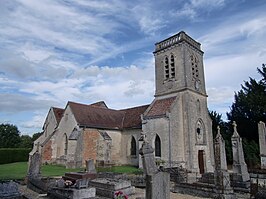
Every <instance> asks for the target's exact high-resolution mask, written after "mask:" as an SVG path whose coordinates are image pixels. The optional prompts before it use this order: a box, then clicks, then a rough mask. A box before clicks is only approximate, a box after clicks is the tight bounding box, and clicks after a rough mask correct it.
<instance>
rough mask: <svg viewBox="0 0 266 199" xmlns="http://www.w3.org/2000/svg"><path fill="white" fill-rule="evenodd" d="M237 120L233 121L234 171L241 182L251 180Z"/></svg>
mask: <svg viewBox="0 0 266 199" xmlns="http://www.w3.org/2000/svg"><path fill="white" fill-rule="evenodd" d="M236 127H237V125H236V122H235V121H234V122H233V128H234V133H233V136H232V138H231V142H232V149H233V171H234V174H235V175H237V178H236V179H237V180H238V181H241V182H247V181H249V180H250V177H249V173H248V169H247V164H246V162H245V158H244V152H243V146H242V138H241V137H240V136H239V134H238V132H237V128H236Z"/></svg>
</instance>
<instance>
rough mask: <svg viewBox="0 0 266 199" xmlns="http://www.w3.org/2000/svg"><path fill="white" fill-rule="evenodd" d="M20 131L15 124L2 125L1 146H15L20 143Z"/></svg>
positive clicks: (0, 128)
mask: <svg viewBox="0 0 266 199" xmlns="http://www.w3.org/2000/svg"><path fill="white" fill-rule="evenodd" d="M19 135H20V132H19V130H18V128H17V127H16V126H15V125H12V124H1V125H0V148H15V147H18V146H19V143H20V136H19Z"/></svg>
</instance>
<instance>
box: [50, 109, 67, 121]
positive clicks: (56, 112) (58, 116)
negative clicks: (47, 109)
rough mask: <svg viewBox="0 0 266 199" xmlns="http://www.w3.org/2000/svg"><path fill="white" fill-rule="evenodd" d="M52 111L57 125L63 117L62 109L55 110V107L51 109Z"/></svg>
mask: <svg viewBox="0 0 266 199" xmlns="http://www.w3.org/2000/svg"><path fill="white" fill-rule="evenodd" d="M52 110H53V112H54V115H55V119H56V121H57V124H59V122H60V120H61V118H62V117H63V114H64V111H65V110H64V109H62V108H56V107H52Z"/></svg>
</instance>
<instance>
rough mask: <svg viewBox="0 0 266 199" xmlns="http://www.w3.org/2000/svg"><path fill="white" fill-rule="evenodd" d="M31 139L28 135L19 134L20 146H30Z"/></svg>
mask: <svg viewBox="0 0 266 199" xmlns="http://www.w3.org/2000/svg"><path fill="white" fill-rule="evenodd" d="M32 146H33V141H32V138H31V137H30V136H29V135H21V136H20V145H19V147H20V148H32Z"/></svg>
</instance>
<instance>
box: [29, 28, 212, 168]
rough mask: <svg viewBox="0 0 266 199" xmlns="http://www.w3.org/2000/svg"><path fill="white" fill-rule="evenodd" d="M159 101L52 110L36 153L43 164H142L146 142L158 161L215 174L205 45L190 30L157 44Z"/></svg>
mask: <svg viewBox="0 0 266 199" xmlns="http://www.w3.org/2000/svg"><path fill="white" fill-rule="evenodd" d="M154 57H155V81H156V82H155V83H156V84H155V85H156V90H155V98H154V100H153V101H152V103H151V104H149V105H144V106H138V107H133V108H128V109H121V110H114V109H110V108H108V106H107V105H106V104H105V103H104V102H97V103H94V104H89V105H87V104H80V103H76V102H68V103H67V105H66V107H65V108H64V109H60V108H55V107H52V108H51V109H50V110H49V112H48V115H47V117H46V120H45V123H44V125H43V134H42V135H41V137H39V138H38V139H37V140H36V141H35V143H34V148H33V150H32V152H31V154H33V153H34V152H35V151H37V150H38V151H39V152H41V154H42V160H43V162H44V163H45V162H47V163H57V164H63V165H66V167H71V168H74V167H82V166H83V165H84V164H85V160H87V159H94V160H95V163H97V164H116V165H135V166H141V160H140V157H139V148H140V147H141V143H142V140H143V138H144V139H146V140H147V141H148V142H149V143H150V144H151V145H152V146H153V148H154V149H155V152H154V155H155V158H156V159H157V160H158V161H161V162H165V163H166V164H167V165H171V164H175V165H179V166H182V167H183V168H185V169H187V170H189V171H191V172H198V173H204V172H213V170H214V154H213V136H212V128H211V125H212V121H211V119H210V116H209V114H208V109H207V94H206V88H205V80H204V68H203V51H202V50H201V45H200V43H198V42H197V41H195V40H194V39H192V38H191V37H190V36H188V35H187V34H186V33H185V32H183V31H182V32H179V33H178V34H176V35H173V36H171V37H169V38H167V39H165V40H163V41H161V42H158V43H156V44H155V51H154Z"/></svg>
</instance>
